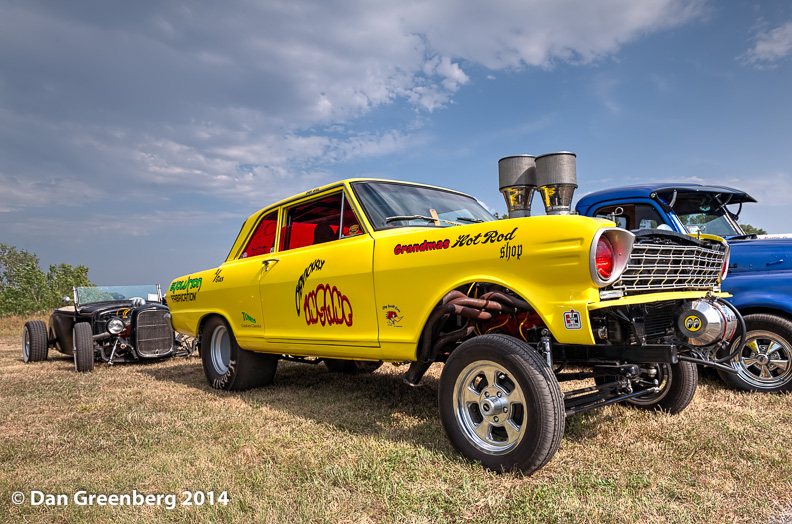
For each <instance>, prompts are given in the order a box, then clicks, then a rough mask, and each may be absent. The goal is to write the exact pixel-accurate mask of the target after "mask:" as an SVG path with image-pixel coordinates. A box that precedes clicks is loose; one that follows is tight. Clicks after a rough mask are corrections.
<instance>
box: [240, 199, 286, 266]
mask: <svg viewBox="0 0 792 524" xmlns="http://www.w3.org/2000/svg"><path fill="white" fill-rule="evenodd" d="M277 231H278V211H277V210H276V211H272V212H270V213H268V214H267V216H265V217H264V218H263V219H261V222H259V225H258V226H256V231H254V232H253V236H252V237H250V241H249V242H248V244H247V246H245V250H244V251H243V252H242V257H241V258H247V257H255V256H258V255H265V254H267V253H272V251H274V247H275V233H277Z"/></svg>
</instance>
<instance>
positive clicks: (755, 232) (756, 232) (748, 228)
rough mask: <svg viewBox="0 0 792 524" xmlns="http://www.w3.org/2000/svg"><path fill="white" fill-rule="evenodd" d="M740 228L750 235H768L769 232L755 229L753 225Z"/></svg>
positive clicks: (742, 225)
mask: <svg viewBox="0 0 792 524" xmlns="http://www.w3.org/2000/svg"><path fill="white" fill-rule="evenodd" d="M740 227H741V228H742V229H743V231H745V233H746V234H748V235H766V234H767V231H765V230H764V229H762V228H759V227H754V226H752V225H751V224H740Z"/></svg>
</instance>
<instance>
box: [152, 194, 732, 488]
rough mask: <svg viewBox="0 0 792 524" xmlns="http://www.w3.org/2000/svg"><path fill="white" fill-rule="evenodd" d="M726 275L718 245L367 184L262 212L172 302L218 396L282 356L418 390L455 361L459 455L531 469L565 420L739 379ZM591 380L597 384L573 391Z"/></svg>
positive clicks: (264, 378) (452, 402) (450, 411)
mask: <svg viewBox="0 0 792 524" xmlns="http://www.w3.org/2000/svg"><path fill="white" fill-rule="evenodd" d="M727 262H728V246H727V245H726V244H725V242H723V241H722V240H721V239H719V238H717V237H708V238H695V239H694V238H691V237H687V236H684V235H680V234H678V233H672V232H666V231H660V230H651V231H643V232H641V231H638V232H627V231H624V230H620V229H618V228H616V227H614V223H613V222H611V221H609V220H605V219H597V218H587V217H581V216H574V215H561V216H539V217H524V218H513V219H507V220H495V219H494V218H493V217H492V216H491V215H490V214H489V213H488V212H487V211H486V210H485V209H484V208H483V207H482V206H481V205H480V204H479V203H477V201H476V200H475V199H473V198H471V197H469V196H467V195H464V194H462V193H457V192H454V191H449V190H445V189H440V188H433V187H431V186H425V185H420V184H407V183H402V182H393V181H378V180H371V179H353V180H345V181H342V182H338V183H336V184H332V185H328V186H325V187H321V188H318V189H315V190H312V191H308V192H306V193H303V194H301V195H297V196H295V197H293V198H291V199H288V200H284V201H282V202H278V203H276V204H273V205H272V206H269V207H267V208H264V209H262V210H260V211H259V212H257V213H255V214H253V215H252V216H251V217H250V218H248V219H247V220H246V221H245V223H244V225H243V226H242V229H241V231H240V233H239V235H238V237H237V239H236V240H235V242H234V244H233V246H232V248H231V251H230V253H229V255H228V257H227V258H226V260H225V262H224V263H223V264H221V265H220V266H218V267H216V268H212V269H208V270H204V271H198V272H194V273H190V274H188V275H185V276H183V277H180V278H177V279H176V280H174V281H173V282H172V283H171V285H170V287H169V290H168V294H167V303H168V305H169V307H170V311H171V315H172V323H173V327H174V328H175V329H176V330H177V331H179V332H181V333H184V334H188V335H193V336H197V337H198V338H199V344H200V348H201V358H202V361H203V367H204V372H205V374H206V377H207V379H208V380H209V382H210V384H211V385H212V386H213V387H215V388H219V389H234V390H242V389H248V388H252V387H258V386H263V385H268V384H269V383H271V382H272V380H273V377H274V374H275V370H276V367H277V363H278V361H279V360H280V359H289V360H297V361H305V362H312V363H317V362H319V361H324V363H325V364H326V366H327V367H328V368H329V369H330V370H331V371H343V372H360V371H371V370H373V369H376V367H377V366H378V365H379V364H380V363H381V361H392V362H401V361H410V362H411V364H410V368H409V370H408V371H407V372H406V373H405V377H404V380H405V382H407V383H408V384H410V385H418V384H419V381H420V379H421V377H422V376H423V374H424V373H425V372H426V370H427V369H428V367H429V366H430V365H431V364H432V363H433V362H443V363H444V367H443V371H442V375H441V379H440V386H439V390H438V396H439V406H440V415H441V420H442V422H443V426H444V427H445V429H446V433H447V434H448V436H449V438H450V439H451V442H452V444H453V445H454V446H455V447H457V449H459V450H460V451H461V452H462V453H463V454H465V456H467V457H468V458H471V459H473V460H478V461H480V462H481V463H482V464H483V465H485V466H486V467H490V468H493V469H513V468H516V469H520V470H521V471H523V472H526V473H530V472H532V471H535V470H536V469H538V468H540V467H541V466H542V465H544V464H545V463H546V462H547V461H548V460H549V459H550V457H552V455H553V453H555V450H556V449H557V448H558V446H559V443H560V439H561V435H562V434H563V428H564V417H565V416H568V415H571V414H574V413H578V412H580V411H584V410H587V409H593V408H596V407H600V406H603V405H607V404H610V403H613V402H627V403H632V404H634V405H637V406H639V407H643V408H647V409H649V408H652V409H656V408H659V409H664V410H666V411H669V412H672V413H675V412H678V411H681V410H682V409H684V407H685V406H687V405H688V403H689V402H690V401H691V399H692V398H693V394H694V392H695V389H696V385H697V380H698V379H697V377H698V375H697V372H696V366H695V364H707V365H715V366H718V365H721V364H719V362H723V360H718V361H716V358H721V359H722V358H724V357H722V355H721V353H722V352H723V351H724V350H725V349H726V347H727V344H728V343H729V341H730V339H731V338H732V337H733V336H734V334H735V331H736V326H737V322H738V319H739V314H738V313H736V310H735V311H734V312H732V311H731V310H730V307H729V306H728V304H727V303H725V301H722V300H721V299H720V298H719V297H721V296H723V294H721V293H719V285H720V280H721V279H722V278H723V276H724V275H725V269H726V267H727ZM743 333H744V330H743ZM743 338H744V336H743ZM739 347H742V346H741V345H740V346H739ZM725 358H733V355H730V356H727V357H725ZM567 365H569V366H570V367H571V368H575V369H584V370H586V371H584V372H572V373H569V372H566V373H565V372H564V371H563V370H564V369H565V367H566V366H567ZM721 367H723V366H721ZM583 379H594V384H593V385H592V386H589V387H585V388H581V389H578V390H573V391H566V392H564V393H562V392H561V389H560V387H559V384H558V383H559V382H562V381H573V380H583Z"/></svg>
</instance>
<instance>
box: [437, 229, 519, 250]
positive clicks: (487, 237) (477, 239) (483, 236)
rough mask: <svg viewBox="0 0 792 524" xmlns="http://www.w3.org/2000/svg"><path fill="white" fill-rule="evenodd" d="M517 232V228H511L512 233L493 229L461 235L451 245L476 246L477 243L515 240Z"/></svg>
mask: <svg viewBox="0 0 792 524" xmlns="http://www.w3.org/2000/svg"><path fill="white" fill-rule="evenodd" d="M516 232H517V228H516V227H515V228H514V229H512V230H511V232H510V233H501V232H499V231H498V230H497V229H495V230H492V231H487V232H486V233H479V234H478V235H475V236H470V235H459V238H458V239H457V241H456V242H454V244H453V245H452V246H451V247H452V248H453V247H465V246H475V245H476V244H495V243H498V242H509V241H511V240H514V234H515V233H516Z"/></svg>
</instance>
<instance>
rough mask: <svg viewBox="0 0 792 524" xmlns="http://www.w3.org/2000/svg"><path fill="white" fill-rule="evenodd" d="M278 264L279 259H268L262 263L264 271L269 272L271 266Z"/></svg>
mask: <svg viewBox="0 0 792 524" xmlns="http://www.w3.org/2000/svg"><path fill="white" fill-rule="evenodd" d="M276 262H280V259H279V258H268V259H267V260H264V261H263V262H262V264H264V271H269V270H270V264H275V263H276Z"/></svg>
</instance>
